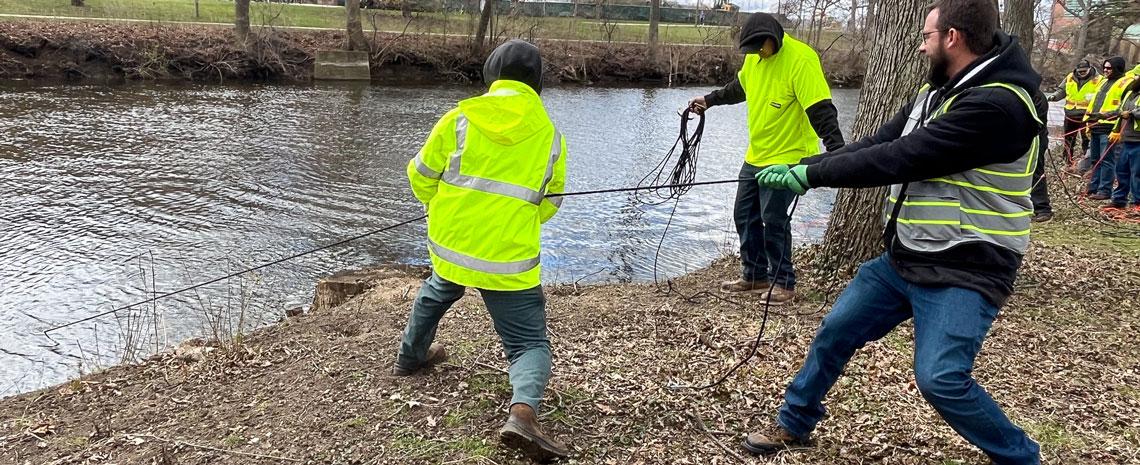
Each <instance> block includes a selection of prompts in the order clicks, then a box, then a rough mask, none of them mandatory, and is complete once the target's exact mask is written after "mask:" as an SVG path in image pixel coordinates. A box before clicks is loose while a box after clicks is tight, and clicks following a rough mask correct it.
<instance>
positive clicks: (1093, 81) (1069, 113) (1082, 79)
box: [1049, 60, 1101, 163]
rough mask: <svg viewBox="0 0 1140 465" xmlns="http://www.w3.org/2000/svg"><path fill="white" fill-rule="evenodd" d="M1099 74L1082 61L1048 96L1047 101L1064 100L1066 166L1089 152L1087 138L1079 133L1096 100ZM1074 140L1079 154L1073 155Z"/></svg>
mask: <svg viewBox="0 0 1140 465" xmlns="http://www.w3.org/2000/svg"><path fill="white" fill-rule="evenodd" d="M1100 79H1101V77H1100V73H1098V72H1097V70H1096V68H1093V66H1092V64H1091V63H1089V61H1088V60H1081V61H1080V63H1077V66H1076V67H1075V68H1073V72H1071V73H1069V75H1068V76H1065V80H1064V81H1063V82H1062V83H1061V86H1060V88H1059V89H1057V91H1056V92H1054V93H1053V94H1051V95H1050V96H1049V100H1051V101H1057V100H1061V99H1064V100H1065V125H1064V131H1065V145H1064V147H1065V157H1066V160H1067V161H1068V162H1069V163H1072V162H1074V161H1079V160H1081V159H1082V158H1084V156H1085V152H1088V150H1089V137H1088V136H1087V135H1085V132H1084V131H1082V130H1081V128H1082V127H1084V119H1085V112H1086V111H1088V108H1089V102H1092V99H1093V97H1095V96H1096V90H1097V86H1099V85H1100ZM1077 137H1080V138H1081V151H1080V152H1077V151H1076V145H1075V144H1076V142H1077Z"/></svg>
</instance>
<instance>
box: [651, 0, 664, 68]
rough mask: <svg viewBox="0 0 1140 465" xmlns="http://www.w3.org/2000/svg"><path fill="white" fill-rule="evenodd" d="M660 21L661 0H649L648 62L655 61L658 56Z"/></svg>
mask: <svg viewBox="0 0 1140 465" xmlns="http://www.w3.org/2000/svg"><path fill="white" fill-rule="evenodd" d="M660 23H661V0H651V1H650V3H649V41H648V43H649V62H650V63H656V62H657V56H658V52H659V50H658V48H659V47H660V46H659V44H658V36H657V34H658V28H659V27H660Z"/></svg>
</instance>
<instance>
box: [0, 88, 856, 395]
mask: <svg viewBox="0 0 1140 465" xmlns="http://www.w3.org/2000/svg"><path fill="white" fill-rule="evenodd" d="M708 90H709V89H707V88H687V89H593V88H573V89H549V90H547V91H546V92H544V95H543V97H544V100H545V102H546V105H547V109H548V111H549V113H550V115H551V117H552V118H553V119H554V121H555V123H556V124H557V126H558V128H559V129H560V130H561V131H562V132H563V133H564V134H565V135H566V136H567V140H568V142H569V146H570V158H569V162H568V172H569V174H568V190H570V191H581V190H590V189H605V188H613V187H627V186H632V185H634V184H636V183H637V181H638V180H639V179H640V178H641V177H642V176H643V175H644V174H645V172H646V171H647V170H648V169H649V168H650V167H651V166H653V165H654V164H656V162H657V161H658V160H659V159H660V158H661V157H662V156H663V155H664V154H665V152H667V151H668V149H669V147H670V146H671V145H672V143H673V140H674V139H675V138H676V134H677V127H678V121H679V119H678V116H677V113H676V111H677V110H678V109H679V108H681V107H682V106H683V105H684V104H685V102H686V101H687V100H688V99H689V98H690V97H692V96H694V95H698V94H703V93H705V92H707V91H708ZM477 92H478V89H475V88H471V87H460V86H450V87H431V88H406V87H402V88H393V87H376V86H371V87H370V86H360V85H353V86H345V85H327V86H325V85H317V86H305V87H286V86H243V87H225V86H208V87H185V86H162V85H145V86H128V87H111V88H107V87H81V86H66V87H29V86H12V85H8V86H6V87H0V335H2V336H3V337H2V338H0V395H4V394H10V393H13V392H19V391H24V390H28V389H34V388H36V387H39V386H43V385H46V384H49V383H53V382H58V381H61V380H63V379H66V378H68V377H70V376H74V375H75V374H77V373H78V372H79V371H80V370H91V369H94V368H97V367H99V366H107V365H109V364H113V363H115V362H116V361H117V360H119V357H120V355H121V349H122V348H123V347H128V346H139V345H142V346H144V347H142V348H140V349H141V350H144V351H145V350H146V348H145V346H148V345H150V347H153V346H152V344H153V341H144V342H143V343H133V342H132V341H130V340H125V338H126V336H128V335H130V334H139V333H141V332H143V331H140V330H138V328H135V327H128V325H137V324H139V323H138V321H142V320H139V319H137V318H136V319H128V318H118V319H116V318H101V319H97V320H93V321H91V322H87V323H84V324H80V325H76V326H73V327H70V328H67V329H65V330H61V331H58V332H55V333H53V336H54V338H55V340H56V341H57V342H58V343H59V345H54V344H53V342H52V341H50V340H48V339H46V338H44V337H43V335H42V334H41V333H40V332H41V331H43V329H45V328H47V327H50V326H51V325H53V324H58V323H61V322H66V321H69V320H74V319H79V318H83V317H86V316H90V315H93V314H96V313H98V312H100V311H106V310H108V309H111V308H113V307H115V306H120V305H124V304H128V303H132V302H134V301H137V300H139V299H142V298H144V297H145V296H147V295H151V294H150V293H152V292H155V291H157V292H158V293H162V292H168V291H171V290H174V289H177V288H180V287H184V286H186V285H189V284H192V283H197V282H202V281H206V280H208V279H211V278H214V277H217V276H222V275H225V274H227V273H229V272H231V271H235V270H239V269H242V268H244V267H247V266H252V265H256V264H259V263H262V262H266V261H270V260H273V259H276V258H279V257H283V256H287V255H290V254H294V253H298V252H302V251H305V250H308V249H310V248H313V247H316V246H319V245H322V244H326V243H330V242H335V241H337V240H338V239H340V238H344V237H348V236H352V235H355V234H359V233H362V232H365V231H368V230H370V229H374V228H377V227H380V226H383V225H386V224H391V223H395V222H398V221H401V220H403V219H406V218H409V217H414V216H417V215H418V214H420V212H421V208H420V206H419V205H418V203H417V202H416V201H415V199H414V198H413V197H412V195H411V192H410V191H409V189H408V187H407V181H406V179H405V175H404V166H405V163H407V160H408V159H410V158H411V157H412V156H414V154H415V152H416V150H417V149H418V148H419V145H420V144H421V143H422V142H423V140H424V138H425V137H426V135H427V133H428V131H429V130H430V129H431V127H432V125H433V124H434V123H435V121H436V119H438V118H439V116H440V115H442V114H443V113H444V112H445V111H447V110H448V109H450V108H451V107H452V106H453V105H454V104H455V102H456V101H457V100H459V99H462V98H465V97H468V96H470V95H472V94H474V93H477ZM856 99H857V91H851V90H837V91H835V100H836V103H837V106H838V107H839V108H840V115H841V118H840V121H841V123H842V125H843V126H844V132H845V133H846V132H847V130H848V128H849V127H850V121H851V120H852V119H853V116H854V115H853V112H854V108H855V104H856ZM745 142H746V135H745V109H744V107H743V106H742V105H737V106H734V107H722V108H716V109H714V110H712V111H711V112H710V114H709V118H708V122H707V128H706V131H705V136H704V144H703V150H702V152H701V159H700V167H699V172H700V174H699V176H698V177H699V178H700V179H705V180H711V179H726V178H733V177H735V176H736V173H737V170H738V169H739V166H740V162H741V159H742V154H743V148H744V146H745ZM733 193H734V187H733V186H708V187H697V188H694V189H693V190H692V191H691V192H690V194H689V195H688V196H686V197H685V198H684V200H683V201H682V202H681V203H680V204H679V205H678V206H677V212H676V217H675V219H674V220H673V223H672V226H671V229H670V232H669V234H668V236H667V237H666V239H665V242H664V246H663V247H662V250H661V254H660V260H659V262H658V273H659V274H660V275H662V276H674V275H677V274H680V273H684V272H686V271H688V270H693V269H696V268H699V267H702V266H704V265H706V264H708V262H709V261H710V260H712V259H713V258H716V257H718V256H720V255H721V254H724V253H730V252H731V251H733V250H734V249H735V247H736V245H735V233H734V232H733V228H732V223H731V204H732V199H733ZM832 198H833V193H832V192H830V191H828V190H819V191H813V192H811V193H810V194H809V195H808V196H807V197H806V198H805V199H804V201H803V202H802V203H801V204H800V207H799V210H798V211H797V214H796V218H795V220H794V223H795V229H794V235H795V238H796V240H797V241H800V242H803V241H810V240H815V239H818V238H819V237H820V236H821V235H822V232H823V229H824V226H825V223H826V215H827V212H828V211H829V209H830V206H831V201H832ZM671 208H672V206H671V205H662V206H644V205H640V204H638V203H637V202H636V201H634V199H633V197H632V196H631V195H629V194H611V195H603V196H589V197H577V198H570V199H567V200H566V201H565V203H564V207H563V209H562V212H561V213H560V214H559V215H558V216H557V217H555V219H553V220H552V221H551V222H550V223H548V224H547V225H546V227H545V230H544V232H543V240H544V246H545V247H544V250H543V257H542V259H543V263H544V267H545V269H544V272H545V275H544V279H545V280H546V281H547V282H565V281H574V280H577V279H579V278H583V277H587V276H588V278H586V280H588V281H603V280H605V281H646V280H652V279H653V263H654V261H653V256H654V253H655V251H656V248H657V243H658V241H659V239H660V235H661V233H662V231H663V227H664V223H665V221H666V219H667V217H668V215H669V212H670V211H671ZM424 232H425V226H424V224H422V223H418V224H414V225H411V226H409V227H405V228H401V229H397V230H394V231H392V232H391V233H388V234H384V235H380V236H375V237H371V238H368V239H365V240H362V241H360V242H356V243H353V244H352V245H350V246H347V247H342V248H337V249H333V250H329V251H326V252H321V253H317V254H313V255H309V256H306V257H304V258H301V259H297V260H293V261H290V262H287V263H284V264H282V265H280V266H274V267H270V268H266V269H263V270H260V271H258V272H256V273H254V274H251V275H247V277H246V278H245V279H240V280H239V279H231V280H228V281H224V282H220V283H217V284H213V285H210V286H206V287H203V288H202V289H200V290H199V291H198V292H192V293H186V294H182V295H180V296H177V297H173V298H169V299H163V300H161V301H160V302H159V303H158V304H157V305H155V306H147V307H146V309H145V313H146V314H148V315H151V314H158V315H159V316H160V321H159V328H160V329H159V333H160V334H161V335H162V337H163V339H164V340H165V341H166V342H177V341H178V340H180V339H183V338H185V337H190V336H195V335H201V334H203V333H206V334H208V333H209V332H210V331H211V330H210V329H209V324H208V321H209V319H208V318H207V317H206V315H216V314H219V313H222V314H226V313H227V312H228V314H229V315H230V316H235V317H236V316H238V315H239V314H240V313H241V310H242V309H244V313H245V321H246V324H250V325H256V324H262V323H266V322H271V321H275V320H276V319H278V318H279V317H280V315H281V314H282V311H283V309H284V308H285V307H286V306H287V305H292V304H299V303H304V302H307V301H308V300H309V299H310V298H311V297H310V295H311V294H310V293H311V291H312V288H313V283H314V281H315V280H316V279H317V278H318V277H319V276H321V275H323V274H327V273H330V272H333V271H337V270H341V269H345V268H351V267H359V266H367V265H376V264H383V263H426V261H427V259H426V251H425V249H424V245H423V236H424ZM221 309H226V310H221ZM146 324H147V325H148V328H150V329H151V331H150V332H149V333H153V322H147V323H146Z"/></svg>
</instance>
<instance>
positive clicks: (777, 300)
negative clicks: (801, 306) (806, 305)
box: [760, 286, 796, 306]
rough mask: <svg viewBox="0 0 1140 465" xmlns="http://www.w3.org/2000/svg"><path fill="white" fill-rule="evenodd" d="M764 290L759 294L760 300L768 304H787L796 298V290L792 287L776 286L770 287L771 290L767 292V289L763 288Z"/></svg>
mask: <svg viewBox="0 0 1140 465" xmlns="http://www.w3.org/2000/svg"><path fill="white" fill-rule="evenodd" d="M765 291H766V292H764V293H763V294H760V300H761V301H763V302H767V303H768V304H769V305H776V306H779V305H787V304H789V303H791V302H792V301H794V300H796V291H794V290H792V289H786V288H783V287H780V286H776V287H773V288H772V291H771V292H767V289H765ZM769 294H771V297H769Z"/></svg>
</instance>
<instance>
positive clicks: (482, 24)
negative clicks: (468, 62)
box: [472, 0, 495, 50]
mask: <svg viewBox="0 0 1140 465" xmlns="http://www.w3.org/2000/svg"><path fill="white" fill-rule="evenodd" d="M494 15H495V1H494V0H483V13H481V14H480V15H479V29H478V30H477V31H476V32H475V43H474V44H472V45H474V48H475V49H476V50H482V49H483V45H484V44H483V41H484V40H485V39H486V38H487V29H488V28H489V27H490V25H491V17H492V16H494Z"/></svg>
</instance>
